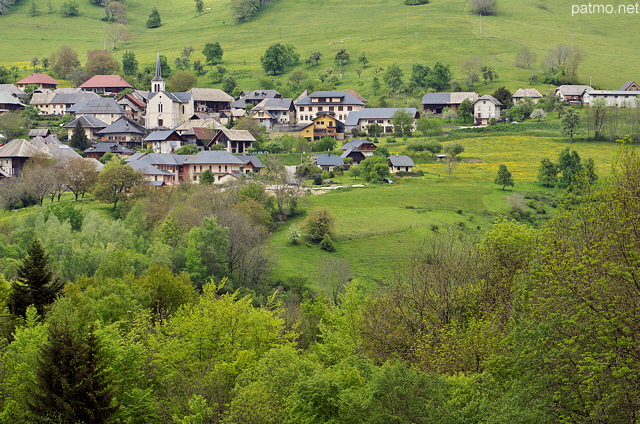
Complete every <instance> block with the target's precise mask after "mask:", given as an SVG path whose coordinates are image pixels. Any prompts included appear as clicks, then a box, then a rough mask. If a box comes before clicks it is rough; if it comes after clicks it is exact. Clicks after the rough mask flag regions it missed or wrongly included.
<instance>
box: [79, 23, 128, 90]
mask: <svg viewBox="0 0 640 424" xmlns="http://www.w3.org/2000/svg"><path fill="white" fill-rule="evenodd" d="M117 25H119V24H117ZM84 71H85V75H86V77H87V78H91V77H92V76H94V75H111V74H117V73H118V72H119V71H120V63H118V61H117V60H116V59H114V58H113V56H111V54H109V52H107V51H105V50H89V51H88V52H87V63H86V65H85V67H84Z"/></svg>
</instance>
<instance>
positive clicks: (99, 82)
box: [78, 75, 133, 94]
mask: <svg viewBox="0 0 640 424" xmlns="http://www.w3.org/2000/svg"><path fill="white" fill-rule="evenodd" d="M78 88H81V89H82V90H84V91H90V92H93V93H98V94H118V93H119V92H121V91H122V90H124V89H127V88H133V86H132V85H131V84H129V83H128V82H126V81H125V80H124V79H123V78H122V77H121V76H120V75H94V76H92V77H91V78H89V79H88V80H86V81H85V82H83V83H82V84H80V85H79V86H78Z"/></svg>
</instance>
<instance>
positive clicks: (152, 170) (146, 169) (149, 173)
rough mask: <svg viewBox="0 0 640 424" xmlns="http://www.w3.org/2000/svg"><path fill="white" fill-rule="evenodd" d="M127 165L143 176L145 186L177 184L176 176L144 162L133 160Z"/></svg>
mask: <svg viewBox="0 0 640 424" xmlns="http://www.w3.org/2000/svg"><path fill="white" fill-rule="evenodd" d="M127 165H129V166H130V167H132V168H133V170H134V171H136V172H140V173H141V174H142V177H143V180H144V182H145V184H149V185H153V186H156V187H160V186H163V185H167V184H175V181H174V179H175V176H174V175H173V174H172V173H171V172H169V171H165V170H162V169H158V168H157V167H155V166H153V165H152V164H150V163H149V162H146V161H144V160H131V161H128V162H127Z"/></svg>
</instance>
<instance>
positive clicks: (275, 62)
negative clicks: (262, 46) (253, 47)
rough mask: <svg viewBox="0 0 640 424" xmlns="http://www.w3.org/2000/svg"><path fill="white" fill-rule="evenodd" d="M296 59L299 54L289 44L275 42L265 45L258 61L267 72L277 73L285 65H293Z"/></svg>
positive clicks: (279, 72) (280, 71)
mask: <svg viewBox="0 0 640 424" xmlns="http://www.w3.org/2000/svg"><path fill="white" fill-rule="evenodd" d="M298 60H300V56H299V55H298V54H297V53H296V50H295V47H293V46H292V45H291V44H287V45H284V44H282V43H275V44H272V45H270V46H269V47H267V50H266V51H265V52H264V55H263V56H262V57H261V58H260V63H262V69H264V71H265V72H266V73H267V74H270V75H278V74H281V73H283V72H284V69H285V67H286V66H290V65H293V64H295V63H296V62H297V61H298Z"/></svg>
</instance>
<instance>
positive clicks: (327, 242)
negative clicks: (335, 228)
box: [320, 234, 336, 252]
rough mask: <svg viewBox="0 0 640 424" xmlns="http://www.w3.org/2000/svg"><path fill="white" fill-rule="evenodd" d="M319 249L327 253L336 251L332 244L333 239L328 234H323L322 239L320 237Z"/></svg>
mask: <svg viewBox="0 0 640 424" xmlns="http://www.w3.org/2000/svg"><path fill="white" fill-rule="evenodd" d="M320 248H321V249H322V250H326V251H327V252H335V251H336V246H335V244H334V243H333V239H332V238H331V236H330V235H329V234H325V235H324V237H322V241H321V242H320Z"/></svg>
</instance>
